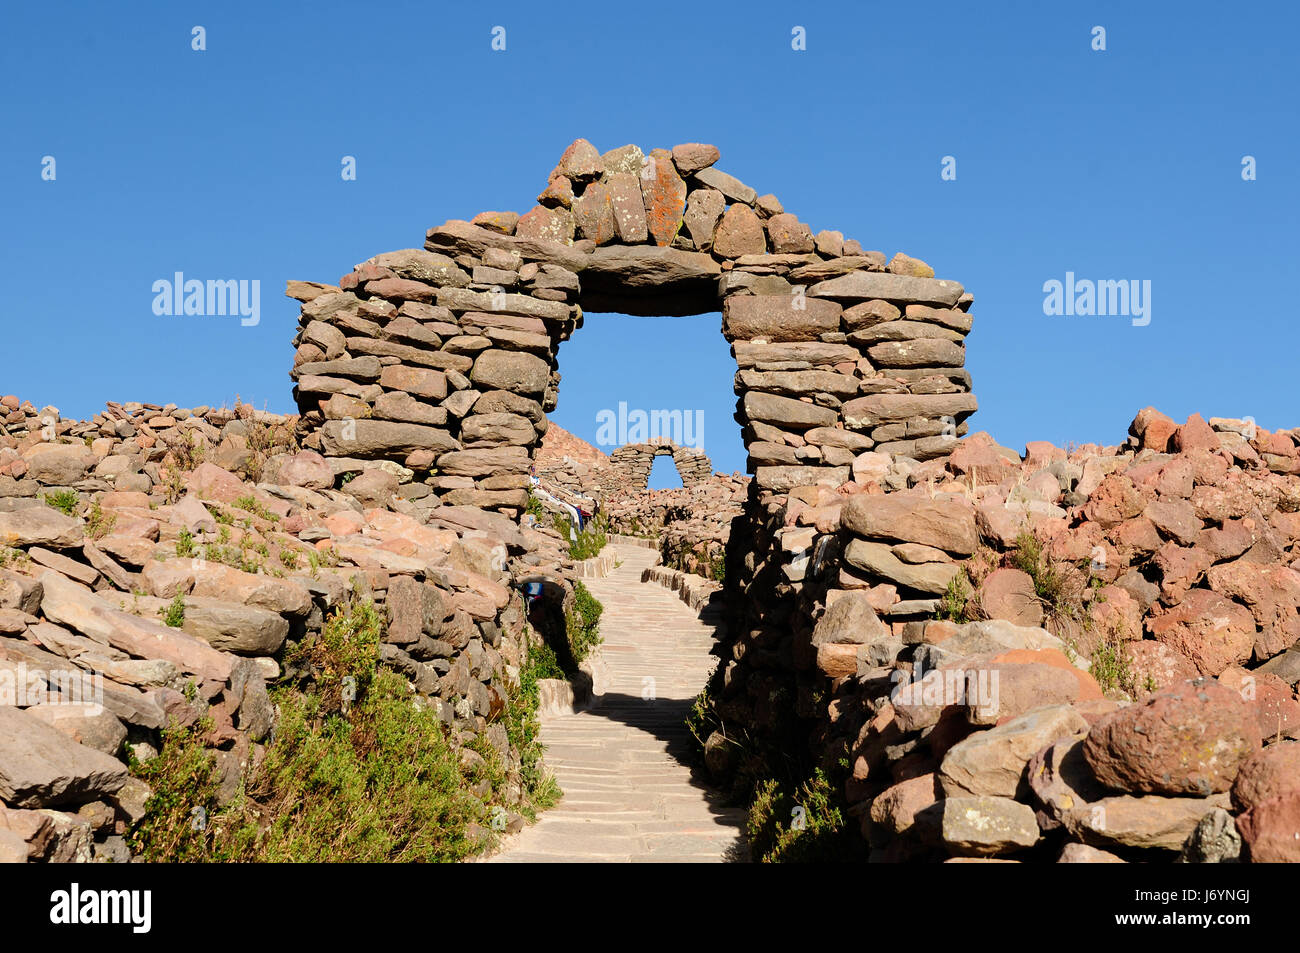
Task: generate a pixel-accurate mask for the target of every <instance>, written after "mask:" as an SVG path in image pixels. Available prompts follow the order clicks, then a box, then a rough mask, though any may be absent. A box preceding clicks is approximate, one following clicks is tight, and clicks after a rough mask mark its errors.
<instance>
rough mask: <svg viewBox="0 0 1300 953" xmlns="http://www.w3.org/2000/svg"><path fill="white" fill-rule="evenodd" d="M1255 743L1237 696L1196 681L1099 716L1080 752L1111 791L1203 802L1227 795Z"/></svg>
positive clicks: (1249, 717)
mask: <svg viewBox="0 0 1300 953" xmlns="http://www.w3.org/2000/svg"><path fill="white" fill-rule="evenodd" d="M1259 741H1260V739H1259V726H1258V724H1257V723H1256V720H1255V717H1254V713H1253V712H1252V711H1251V710H1250V707H1249V706H1248V705H1247V704H1246V703H1245V702H1244V701H1243V700H1242V699H1241V697H1240V696H1239V695H1238V694H1237V693H1236V692H1233V691H1230V690H1229V689H1227V688H1225V687H1224V686H1222V685H1220V684H1219V683H1218V682H1216V681H1214V680H1212V679H1207V678H1197V679H1193V680H1191V681H1188V682H1183V683H1182V684H1181V685H1178V686H1176V687H1174V688H1170V689H1166V690H1164V691H1161V692H1157V693H1155V694H1153V695H1149V696H1147V697H1146V698H1145V699H1143V700H1142V701H1140V702H1137V703H1136V704H1133V705H1129V706H1128V707H1127V708H1121V709H1120V710H1118V711H1116V712H1112V713H1111V714H1109V715H1106V716H1104V717H1103V718H1101V719H1100V720H1099V721H1098V722H1097V723H1096V724H1095V725H1093V727H1092V729H1091V730H1090V731H1089V732H1088V738H1087V740H1086V741H1085V742H1084V746H1083V754H1084V757H1085V758H1086V759H1087V761H1088V764H1089V765H1091V767H1092V769H1093V772H1094V773H1095V774H1096V776H1097V778H1098V780H1100V781H1101V782H1102V783H1103V784H1105V785H1107V786H1108V787H1110V788H1112V789H1115V790H1119V791H1129V792H1134V793H1147V794H1172V795H1199V796H1202V797H1204V796H1207V795H1210V794H1216V793H1219V792H1222V791H1227V790H1228V787H1229V786H1230V785H1231V784H1232V781H1233V778H1235V777H1236V775H1237V771H1238V770H1239V769H1240V768H1241V765H1242V763H1243V762H1244V761H1245V760H1246V759H1247V758H1248V757H1249V756H1250V755H1251V754H1252V753H1253V752H1254V751H1256V750H1257V749H1258V748H1259Z"/></svg>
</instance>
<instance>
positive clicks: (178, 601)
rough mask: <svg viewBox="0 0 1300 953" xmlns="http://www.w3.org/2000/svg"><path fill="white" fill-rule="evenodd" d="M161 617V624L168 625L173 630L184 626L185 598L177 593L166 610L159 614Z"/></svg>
mask: <svg viewBox="0 0 1300 953" xmlns="http://www.w3.org/2000/svg"><path fill="white" fill-rule="evenodd" d="M159 615H161V616H162V620H163V624H164V625H169V626H171V627H172V628H173V629H179V628H180V627H181V626H183V625H184V624H185V597H184V596H183V595H181V594H180V593H179V592H178V593H176V597H175V598H174V599H172V601H171V603H170V604H169V605H168V606H167V608H166V609H163V610H161V611H160V612H159Z"/></svg>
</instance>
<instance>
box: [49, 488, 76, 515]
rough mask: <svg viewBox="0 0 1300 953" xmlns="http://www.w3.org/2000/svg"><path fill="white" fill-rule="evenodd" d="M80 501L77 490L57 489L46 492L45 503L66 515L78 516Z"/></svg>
mask: <svg viewBox="0 0 1300 953" xmlns="http://www.w3.org/2000/svg"><path fill="white" fill-rule="evenodd" d="M79 502H80V500H79V499H78V498H77V493H76V491H75V490H56V491H55V492H53V493H46V494H45V505H46V506H52V507H54V508H55V509H56V510H58V511H59V512H60V513H62V514H63V515H64V516H76V515H77V504H78V503H79Z"/></svg>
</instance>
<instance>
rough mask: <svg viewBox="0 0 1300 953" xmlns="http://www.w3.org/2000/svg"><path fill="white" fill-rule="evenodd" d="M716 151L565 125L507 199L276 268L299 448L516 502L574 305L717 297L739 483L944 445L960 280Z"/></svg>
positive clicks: (671, 303) (953, 425)
mask: <svg viewBox="0 0 1300 953" xmlns="http://www.w3.org/2000/svg"><path fill="white" fill-rule="evenodd" d="M717 159H718V151H717V149H715V148H714V147H712V146H706V145H700V144H697V143H691V144H687V145H680V146H676V147H675V148H673V149H672V150H667V149H654V150H652V151H651V152H650V153H649V155H645V154H643V153H642V152H641V150H640V149H639V148H637V147H636V146H623V147H621V148H618V149H614V150H611V151H610V152H606V153H604V154H601V153H600V152H599V151H598V150H597V149H596V148H595V147H594V146H592V145H591V143H589V142H587V141H586V140H585V139H579V140H577V141H576V142H574V143H573V144H572V145H570V146H569V148H568V149H567V150H565V152H564V155H563V156H562V157H561V159H560V162H559V164H558V165H557V166H556V168H555V169H554V170H553V171H552V172H551V174H550V176H549V178H548V182H547V184H546V188H545V189H544V190H543V191H542V193H541V194H540V195H539V196H538V204H537V205H536V206H535V207H534V208H533V209H532V210H530V211H529V212H528V213H527V214H525V215H523V216H519V215H517V214H515V213H513V212H484V213H482V214H480V215H477V216H475V218H474V220H473V221H472V222H467V221H458V220H453V221H449V222H447V223H446V224H444V225H441V226H438V227H437V228H433V229H430V230H429V232H428V234H427V237H426V239H425V243H424V248H423V249H405V250H402V251H395V252H388V253H385V254H382V255H377V256H376V257H374V258H371V259H369V260H368V261H365V262H363V263H361V264H360V265H357V266H356V268H354V269H353V270H352V271H351V272H349V273H348V274H346V275H344V276H343V277H342V279H340V281H339V284H338V285H337V286H334V285H322V284H316V283H312V282H290V283H289V289H288V293H289V294H290V295H291V296H292V297H295V298H297V299H298V300H299V301H301V302H302V315H301V319H300V330H299V333H298V336H297V338H296V339H295V341H294V343H295V345H296V347H297V352H296V354H295V358H294V368H293V371H292V374H291V376H292V377H293V379H294V381H295V384H296V388H295V395H296V398H297V402H298V406H299V411H300V414H301V422H300V427H301V429H302V434H301V436H302V438H303V443H304V445H305V446H307V447H309V448H311V449H317V450H320V451H321V452H322V453H324V454H325V455H326V456H327V457H330V458H333V459H334V460H335V462H334V466H335V468H336V469H337V470H339V471H340V472H342V471H344V470H347V469H355V468H356V467H357V466H358V465H359V464H361V463H364V462H365V461H376V462H377V461H390V462H389V463H386V464H385V466H387V467H389V468H390V469H395V470H396V471H397V472H398V476H399V479H400V480H403V481H404V482H412V483H416V484H423V485H424V486H427V487H428V490H427V491H425V490H423V489H422V488H420V487H416V488H414V489H412V490H411V491H409V493H408V495H407V498H408V499H412V500H421V499H423V500H425V501H427V502H428V503H431V504H437V503H443V504H451V505H469V506H476V507H481V508H486V509H496V510H501V511H504V512H507V513H509V514H511V515H516V516H517V515H518V513H519V512H520V511H522V509H523V508H524V507H525V506H526V504H527V500H528V495H527V493H528V489H527V488H528V485H529V475H530V469H531V467H532V465H533V462H534V459H535V455H536V450H537V447H538V445H539V444H540V442H541V437H542V435H543V434H544V433H545V431H546V427H547V419H546V414H547V413H548V412H550V411H552V410H553V409H554V408H555V406H556V403H557V400H558V386H559V380H560V376H559V372H558V352H559V348H560V345H561V343H562V342H563V341H565V340H567V339H568V338H569V336H570V335H571V334H572V333H573V332H574V330H575V329H577V328H579V327H581V326H582V322H583V317H584V313H585V312H587V311H617V312H623V313H627V314H634V315H689V314H706V313H711V312H715V311H721V312H722V333H723V335H724V336H725V337H726V339H727V340H728V341H729V342H730V343H731V346H732V354H733V355H734V357H735V358H736V362H737V372H736V375H735V378H734V388H735V392H736V394H737V398H738V399H737V408H736V415H735V417H736V420H737V421H738V422H739V423H740V425H741V428H742V430H741V436H742V439H743V441H744V443H745V447H746V450H747V452H748V455H749V459H748V466H747V469H748V470H749V471H750V472H751V473H753V474H754V477H755V484H756V485H757V487H758V488H759V489H760V490H761V491H766V492H770V493H775V494H781V493H785V492H787V491H789V490H790V489H792V488H794V487H798V486H807V485H810V484H814V483H819V482H820V483H830V484H839V483H843V482H846V481H847V480H849V479H851V476H852V471H851V466H852V464H853V462H854V460H855V458H856V457H857V456H858V455H859V454H861V453H862V452H863V451H866V450H872V449H876V450H886V451H894V452H898V453H903V454H906V455H908V456H911V457H915V458H917V459H928V458H932V457H937V456H942V455H945V454H947V453H948V452H949V451H950V450H951V449H952V447H953V446H955V444H956V440H957V438H958V437H960V436H961V435H963V434H964V433H965V432H966V424H965V418H966V417H968V416H969V415H970V414H971V413H973V412H974V411H975V409H976V407H977V404H976V401H975V396H974V394H972V393H971V392H970V391H971V382H970V375H969V374H968V373H967V372H966V370H965V368H964V363H965V347H964V342H965V336H966V334H967V332H969V330H970V328H971V318H970V315H969V314H968V313H967V312H968V309H969V307H970V304H971V301H972V299H971V297H970V295H968V294H965V293H964V289H963V288H962V286H961V285H960V284H958V283H957V282H954V281H945V280H938V279H936V278H934V277H933V271H932V270H931V269H930V268H929V266H928V265H926V264H925V263H924V262H921V261H919V260H916V259H913V258H909V257H908V256H906V255H902V254H898V255H895V256H894V257H893V259H892V260H889V259H887V258H886V256H885V255H884V254H882V253H880V252H875V251H864V250H863V249H862V247H861V245H860V244H859V243H858V242H857V241H854V240H851V239H847V240H846V239H845V238H844V236H843V234H842V233H840V232H835V231H829V230H824V231H820V232H817V233H816V234H814V233H813V232H812V230H811V229H810V228H809V227H808V226H807V225H805V224H803V223H801V222H800V221H799V220H798V219H797V218H796V217H795V216H794V215H792V214H789V213H787V212H785V210H784V209H783V208H782V206H781V203H780V202H779V201H778V200H777V199H776V197H775V196H774V195H763V196H760V195H758V193H757V192H756V191H755V190H754V189H752V188H750V187H749V186H747V185H745V184H744V183H743V182H741V181H739V180H738V179H736V178H735V177H733V176H731V175H728V174H727V173H725V172H722V171H721V170H719V169H718V168H717V167H716V166H715V162H716V161H717ZM679 469H680V461H679ZM683 478H684V479H685V473H683Z"/></svg>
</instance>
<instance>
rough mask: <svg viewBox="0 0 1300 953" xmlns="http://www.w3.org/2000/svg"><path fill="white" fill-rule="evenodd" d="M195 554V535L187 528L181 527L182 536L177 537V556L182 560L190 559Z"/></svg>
mask: <svg viewBox="0 0 1300 953" xmlns="http://www.w3.org/2000/svg"><path fill="white" fill-rule="evenodd" d="M195 552H196V550H195V548H194V534H193V533H191V532H190V531H189V530H188V529H186V528H185V527H181V532H180V535H179V536H177V537H176V555H177V556H180V557H181V558H182V559H189V558H191V557H192V556H193V555H194V553H195Z"/></svg>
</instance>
